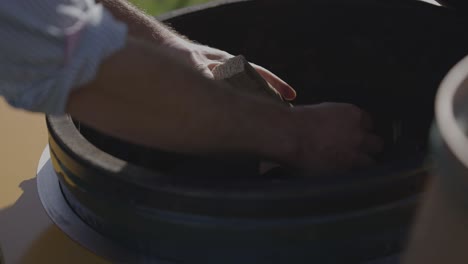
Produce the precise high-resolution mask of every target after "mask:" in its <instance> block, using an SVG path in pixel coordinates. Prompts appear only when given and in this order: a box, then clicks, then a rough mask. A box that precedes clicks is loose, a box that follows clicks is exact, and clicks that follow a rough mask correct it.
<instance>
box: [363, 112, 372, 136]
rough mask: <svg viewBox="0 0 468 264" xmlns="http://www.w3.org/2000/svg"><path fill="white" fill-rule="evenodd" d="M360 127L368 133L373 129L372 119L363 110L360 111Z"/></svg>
mask: <svg viewBox="0 0 468 264" xmlns="http://www.w3.org/2000/svg"><path fill="white" fill-rule="evenodd" d="M361 125H362V128H364V129H365V130H366V131H370V130H371V129H372V127H373V122H372V117H371V116H370V114H369V113H367V112H366V111H363V110H361Z"/></svg>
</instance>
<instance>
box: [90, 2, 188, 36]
mask: <svg viewBox="0 0 468 264" xmlns="http://www.w3.org/2000/svg"><path fill="white" fill-rule="evenodd" d="M96 2H98V3H102V4H103V5H104V6H105V7H106V8H107V9H108V10H109V11H111V12H112V14H113V15H114V16H115V17H116V18H117V19H118V20H121V21H123V22H125V23H126V24H127V25H128V29H129V33H130V35H132V36H133V37H136V38H139V39H144V40H146V41H150V42H153V43H156V44H162V43H165V42H167V41H170V40H171V39H174V38H179V37H180V36H179V35H178V34H176V33H175V32H173V31H172V30H171V29H169V28H168V27H167V26H165V25H163V24H162V23H161V22H159V21H157V20H156V19H155V18H154V17H151V16H149V15H147V14H145V13H144V12H143V11H142V10H140V9H138V8H137V7H135V6H134V5H132V4H131V3H129V2H128V1H127V0H96Z"/></svg>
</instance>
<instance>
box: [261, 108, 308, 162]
mask: <svg viewBox="0 0 468 264" xmlns="http://www.w3.org/2000/svg"><path fill="white" fill-rule="evenodd" d="M273 124H274V125H273V126H272V129H271V131H272V132H271V133H269V134H270V136H268V137H265V139H266V140H267V142H265V143H263V147H264V148H263V150H262V151H263V156H264V157H266V158H267V159H268V160H271V161H274V162H278V163H282V164H285V165H289V166H294V164H295V163H297V159H298V158H299V155H298V153H300V144H299V140H298V136H297V135H298V133H297V126H296V124H295V122H294V111H293V108H288V107H279V111H278V113H277V114H276V118H275V120H274V121H273ZM267 131H268V130H267Z"/></svg>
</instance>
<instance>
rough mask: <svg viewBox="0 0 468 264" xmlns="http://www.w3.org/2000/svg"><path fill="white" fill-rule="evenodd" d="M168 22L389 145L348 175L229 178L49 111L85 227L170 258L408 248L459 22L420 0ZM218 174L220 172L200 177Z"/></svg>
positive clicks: (382, 252) (283, 257) (461, 42)
mask: <svg viewBox="0 0 468 264" xmlns="http://www.w3.org/2000/svg"><path fill="white" fill-rule="evenodd" d="M162 19H163V20H164V21H165V22H167V23H169V24H170V25H171V26H172V27H174V28H175V29H176V30H178V31H179V32H181V33H182V34H184V35H186V36H188V37H189V38H191V39H194V40H196V41H198V42H201V43H205V44H208V45H211V46H214V47H218V48H220V49H224V50H226V51H228V52H230V53H232V54H242V55H244V56H246V57H247V58H248V59H249V60H250V61H253V62H255V63H257V64H261V65H264V66H266V67H268V68H269V69H271V70H272V71H273V72H275V73H277V74H278V75H279V76H281V77H283V78H284V79H285V80H286V81H287V82H289V83H290V84H291V85H292V86H293V87H295V88H296V89H297V91H298V99H297V101H296V102H294V103H295V104H311V103H317V102H322V101H337V102H349V103H353V104H356V105H358V106H360V107H362V108H363V109H365V110H367V111H368V112H370V113H371V114H372V115H373V117H374V119H375V123H376V129H377V133H379V134H380V135H381V136H382V137H383V138H384V139H385V141H386V150H385V151H384V153H382V154H381V155H380V156H379V157H378V164H377V165H376V166H374V167H372V168H368V169H365V170H361V171H353V172H350V173H348V174H346V175H336V176H334V177H327V178H324V177H320V176H319V175H315V177H314V175H309V177H304V176H303V175H296V174H295V173H294V172H293V171H292V170H290V169H288V168H278V169H276V170H274V171H272V172H270V173H269V174H268V175H251V174H249V173H250V171H247V170H246V171H243V170H242V169H238V170H237V171H236V172H235V174H234V177H233V173H232V172H233V170H234V168H235V164H236V163H235V162H233V163H232V164H231V165H230V166H224V165H223V166H219V164H226V163H224V162H226V161H220V160H214V159H213V160H209V159H208V160H207V159H203V161H201V162H199V158H198V157H190V156H180V155H176V154H172V153H164V152H161V151H158V150H155V149H149V148H146V147H143V146H138V145H134V144H130V143H128V142H124V141H121V140H118V139H116V138H112V137H109V136H107V135H103V134H101V133H99V132H97V131H95V130H93V129H91V128H89V127H86V126H84V125H82V124H80V123H79V121H78V120H73V118H72V117H69V116H59V117H57V116H48V117H47V124H48V128H49V135H50V137H49V142H50V145H49V146H50V150H51V159H52V162H53V165H54V168H55V170H56V172H57V175H58V178H59V180H60V183H61V186H62V191H63V193H64V195H65V197H66V198H67V200H68V202H69V203H70V205H71V206H72V208H73V209H74V210H75V212H76V213H77V214H78V215H79V216H80V217H81V218H82V219H83V220H84V221H85V222H86V223H88V224H89V225H90V226H92V227H93V228H94V229H96V230H97V231H98V232H100V233H102V234H105V235H106V236H108V237H111V238H112V239H114V240H116V241H119V242H120V243H122V244H123V245H127V246H128V247H129V248H131V249H133V250H136V251H138V252H140V253H141V254H147V255H150V256H152V257H155V258H160V259H164V260H169V261H172V262H174V263H233V264H234V263H235V264H237V263H257V264H262V263H268V264H270V263H365V262H368V261H370V262H372V261H378V260H380V259H384V258H386V257H388V256H392V255H396V254H398V253H399V252H400V251H401V249H402V248H403V247H404V244H405V239H406V234H407V231H408V229H409V226H410V224H411V220H412V217H413V214H414V210H415V207H416V206H417V204H418V197H419V195H420V193H421V191H422V190H423V186H424V182H425V181H426V179H427V168H428V167H429V166H430V162H429V161H428V159H427V157H426V153H427V152H426V145H427V141H428V131H429V127H430V124H431V121H432V119H433V101H434V96H435V93H436V91H437V88H438V85H439V82H440V81H441V80H442V79H443V77H444V75H445V74H446V73H447V72H448V70H449V69H450V68H451V67H452V66H453V65H454V64H455V63H456V62H457V61H459V60H460V59H461V58H462V57H464V55H465V54H466V53H467V51H468V34H466V28H467V27H466V25H467V23H466V21H465V20H464V19H463V18H461V17H458V16H457V15H456V14H455V13H453V12H452V11H451V10H449V9H446V8H442V7H436V6H433V5H429V4H426V3H422V2H419V1H406V0H405V1H403V0H401V1H398V0H395V1H385V0H380V1H379V0H356V1H348V0H346V1H344V0H343V1H339V0H326V1H325V0H324V1H318V0H315V1H299V0H295V1H279V0H276V1H275V0H270V1H267V0H265V1H260V0H259V1H245V0H244V1H242V0H234V1H232V0H231V1H221V2H215V3H210V4H207V5H203V6H198V7H192V8H188V9H184V10H178V11H175V12H173V13H169V14H166V15H164V16H163V17H162ZM211 166H213V167H217V170H216V173H217V175H216V177H213V175H205V174H204V172H205V171H210V167H211ZM219 168H224V170H225V174H226V175H228V176H226V177H224V176H225V175H224V173H223V171H219ZM245 175H249V177H246V176H245ZM236 176H238V177H236Z"/></svg>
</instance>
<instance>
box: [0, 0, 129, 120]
mask: <svg viewBox="0 0 468 264" xmlns="http://www.w3.org/2000/svg"><path fill="white" fill-rule="evenodd" d="M126 36H127V27H126V25H125V24H123V23H121V22H119V21H117V20H115V19H114V18H113V16H112V15H111V14H110V12H109V11H108V10H106V9H104V8H103V6H101V5H100V4H96V3H95V2H94V0H15V1H1V2H0V39H1V41H0V95H1V96H4V97H5V99H6V100H7V102H8V103H9V104H11V105H12V106H14V107H17V108H22V109H25V110H29V111H34V112H43V113H47V114H62V113H64V112H65V107H66V103H67V99H68V95H69V94H70V91H71V90H72V89H74V87H77V86H80V85H83V84H85V83H87V82H89V81H91V80H92V79H93V78H94V77H95V75H96V73H97V71H98V68H99V65H100V63H101V62H102V60H104V59H105V58H106V57H108V56H110V55H111V54H112V53H114V52H116V51H118V50H119V49H121V48H123V46H124V45H125V40H126Z"/></svg>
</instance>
